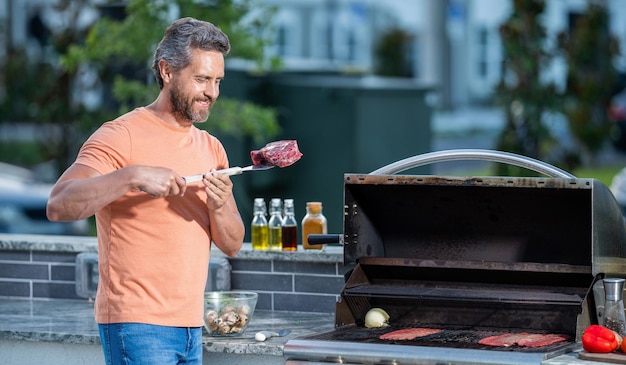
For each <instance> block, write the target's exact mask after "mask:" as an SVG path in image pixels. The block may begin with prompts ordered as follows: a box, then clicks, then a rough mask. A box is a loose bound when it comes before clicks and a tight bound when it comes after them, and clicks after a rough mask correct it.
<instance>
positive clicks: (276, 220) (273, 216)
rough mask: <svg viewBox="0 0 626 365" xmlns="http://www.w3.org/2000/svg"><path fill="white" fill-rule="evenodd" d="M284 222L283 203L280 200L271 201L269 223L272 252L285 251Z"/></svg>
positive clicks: (270, 248) (269, 246) (269, 241)
mask: <svg viewBox="0 0 626 365" xmlns="http://www.w3.org/2000/svg"><path fill="white" fill-rule="evenodd" d="M282 221H283V215H282V201H281V200H280V198H272V200H270V220H269V222H268V227H269V234H268V237H269V238H268V249H269V250H270V251H282V249H283V240H282V231H281V225H282Z"/></svg>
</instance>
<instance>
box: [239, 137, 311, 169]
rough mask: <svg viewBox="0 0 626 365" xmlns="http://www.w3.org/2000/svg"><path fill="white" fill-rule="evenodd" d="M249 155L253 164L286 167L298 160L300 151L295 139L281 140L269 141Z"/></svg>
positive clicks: (300, 154)
mask: <svg viewBox="0 0 626 365" xmlns="http://www.w3.org/2000/svg"><path fill="white" fill-rule="evenodd" d="M250 157H251V158H252V164H254V165H255V166H278V167H286V166H289V165H293V164H294V163H295V162H296V161H298V160H299V159H300V157H302V153H301V152H300V150H298V142H297V141H295V140H282V141H275V142H270V143H268V144H266V145H265V147H263V148H261V149H260V150H254V151H251V152H250Z"/></svg>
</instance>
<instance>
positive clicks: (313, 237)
mask: <svg viewBox="0 0 626 365" xmlns="http://www.w3.org/2000/svg"><path fill="white" fill-rule="evenodd" d="M308 240H309V244H312V245H325V244H331V245H332V244H335V245H336V244H339V245H342V246H343V235H341V234H310V235H309V237H308Z"/></svg>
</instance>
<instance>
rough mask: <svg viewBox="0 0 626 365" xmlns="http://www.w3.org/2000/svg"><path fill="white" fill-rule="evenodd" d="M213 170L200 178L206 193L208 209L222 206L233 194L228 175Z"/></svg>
mask: <svg viewBox="0 0 626 365" xmlns="http://www.w3.org/2000/svg"><path fill="white" fill-rule="evenodd" d="M214 171H215V169H213V170H211V172H209V173H207V174H205V175H204V178H203V179H202V182H203V183H204V186H205V191H206V193H207V202H206V203H207V206H208V207H209V209H210V210H217V209H219V208H221V207H223V206H224V204H226V202H227V201H228V200H229V199H230V198H231V196H232V194H233V183H232V181H230V177H228V176H226V175H224V174H220V173H215V172H214Z"/></svg>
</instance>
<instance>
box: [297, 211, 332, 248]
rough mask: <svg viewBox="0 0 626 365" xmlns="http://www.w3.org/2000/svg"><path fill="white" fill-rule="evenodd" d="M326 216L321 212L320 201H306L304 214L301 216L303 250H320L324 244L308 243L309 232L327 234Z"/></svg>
mask: <svg viewBox="0 0 626 365" xmlns="http://www.w3.org/2000/svg"><path fill="white" fill-rule="evenodd" d="M327 231H328V228H327V223H326V217H324V215H323V214H322V203H320V202H307V203H306V215H305V216H304V218H302V247H303V248H304V249H305V250H321V249H323V248H324V246H325V245H323V244H317V245H312V244H309V239H308V237H309V235H310V234H327V233H328V232H327Z"/></svg>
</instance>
